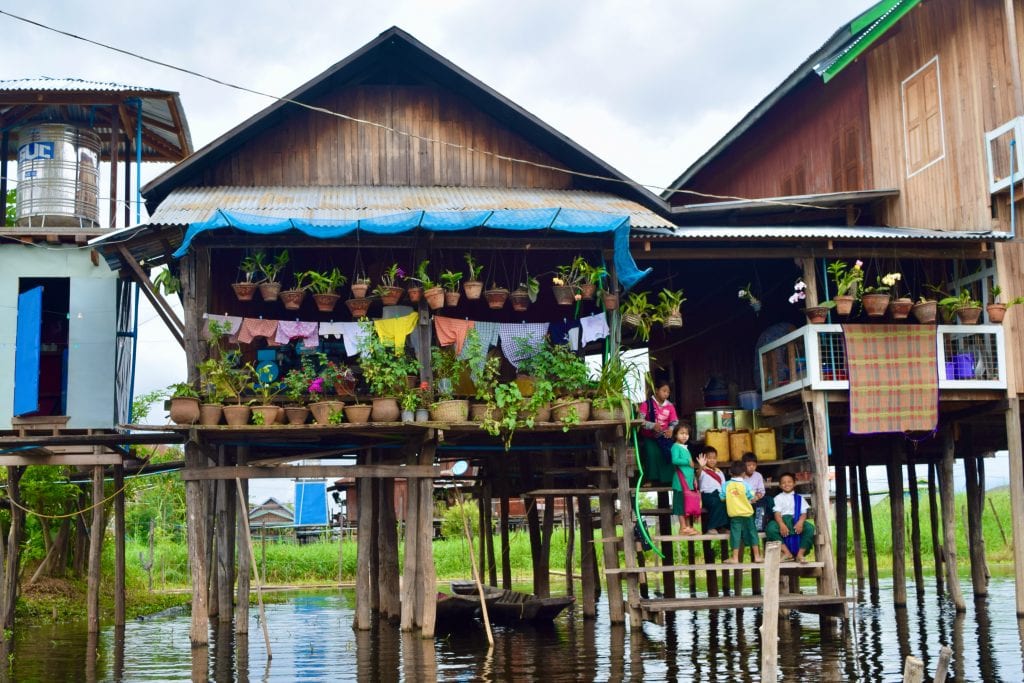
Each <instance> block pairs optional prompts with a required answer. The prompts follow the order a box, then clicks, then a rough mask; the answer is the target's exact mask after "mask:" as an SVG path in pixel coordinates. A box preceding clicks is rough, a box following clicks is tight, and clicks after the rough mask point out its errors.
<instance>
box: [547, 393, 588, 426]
mask: <svg viewBox="0 0 1024 683" xmlns="http://www.w3.org/2000/svg"><path fill="white" fill-rule="evenodd" d="M573 408H575V409H576V415H578V416H579V418H580V422H586V421H587V420H589V419H590V401H588V400H587V399H580V400H576V401H559V402H557V403H552V404H551V418H552V420H553V421H554V422H561V421H562V420H564V419H565V418H567V417H569V415H570V414H571V412H572V409H573Z"/></svg>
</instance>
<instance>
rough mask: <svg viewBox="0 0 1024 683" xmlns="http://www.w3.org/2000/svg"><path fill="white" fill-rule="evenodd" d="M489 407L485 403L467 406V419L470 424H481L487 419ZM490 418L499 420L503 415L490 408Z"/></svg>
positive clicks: (496, 409)
mask: <svg viewBox="0 0 1024 683" xmlns="http://www.w3.org/2000/svg"><path fill="white" fill-rule="evenodd" d="M489 408H490V406H489V405H488V404H486V403H473V404H471V405H470V406H469V419H470V420H471V421H472V422H483V421H484V420H486V419H487V416H488V409H489ZM490 416H491V418H492V419H495V420H500V419H501V418H502V416H503V413H502V411H501V410H499V409H498V408H490Z"/></svg>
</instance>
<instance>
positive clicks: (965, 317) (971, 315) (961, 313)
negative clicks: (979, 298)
mask: <svg viewBox="0 0 1024 683" xmlns="http://www.w3.org/2000/svg"><path fill="white" fill-rule="evenodd" d="M956 317H957V320H959V321H960V324H961V325H977V324H978V320H979V319H980V318H981V306H964V307H963V308H958V309H956Z"/></svg>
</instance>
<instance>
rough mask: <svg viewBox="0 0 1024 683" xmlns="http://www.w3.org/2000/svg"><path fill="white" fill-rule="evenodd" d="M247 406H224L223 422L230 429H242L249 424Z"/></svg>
mask: <svg viewBox="0 0 1024 683" xmlns="http://www.w3.org/2000/svg"><path fill="white" fill-rule="evenodd" d="M251 412H252V411H251V410H249V406H240V405H230V406H224V421H225V422H227V423H228V426H231V427H244V426H245V425H247V424H249V414H250V413H251Z"/></svg>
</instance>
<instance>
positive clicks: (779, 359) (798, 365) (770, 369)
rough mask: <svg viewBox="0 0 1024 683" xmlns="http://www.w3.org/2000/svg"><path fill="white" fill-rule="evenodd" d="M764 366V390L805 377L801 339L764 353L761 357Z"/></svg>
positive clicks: (804, 355) (805, 358)
mask: <svg viewBox="0 0 1024 683" xmlns="http://www.w3.org/2000/svg"><path fill="white" fill-rule="evenodd" d="M761 362H762V364H763V365H764V383H765V390H767V391H771V390H772V389H778V388H779V387H784V386H786V385H787V384H790V383H792V382H797V381H801V380H803V379H804V378H805V377H807V354H806V353H805V351H804V339H803V337H797V338H796V339H793V340H791V341H790V342H789V343H787V344H785V345H783V346H779V347H776V348H774V349H771V350H770V351H766V352H765V353H763V354H762V355H761Z"/></svg>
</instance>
